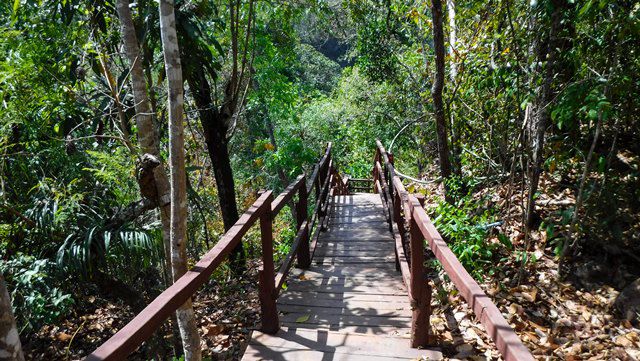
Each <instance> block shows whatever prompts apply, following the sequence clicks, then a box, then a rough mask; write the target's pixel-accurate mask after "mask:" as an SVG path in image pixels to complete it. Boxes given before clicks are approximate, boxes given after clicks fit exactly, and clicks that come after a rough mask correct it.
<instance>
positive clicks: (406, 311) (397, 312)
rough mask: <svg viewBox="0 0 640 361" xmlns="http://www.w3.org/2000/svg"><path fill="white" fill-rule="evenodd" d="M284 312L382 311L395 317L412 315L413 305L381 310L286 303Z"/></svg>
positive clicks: (362, 313) (360, 313)
mask: <svg viewBox="0 0 640 361" xmlns="http://www.w3.org/2000/svg"><path fill="white" fill-rule="evenodd" d="M281 309H282V310H281V311H282V313H283V314H286V313H292V312H293V313H301V314H314V315H315V314H318V315H349V316H361V317H367V316H379V315H380V313H381V312H383V313H384V314H386V315H389V316H394V317H411V305H408V304H405V305H402V306H399V307H396V308H393V309H387V310H379V309H371V308H349V307H320V306H299V305H285V306H283V307H281Z"/></svg>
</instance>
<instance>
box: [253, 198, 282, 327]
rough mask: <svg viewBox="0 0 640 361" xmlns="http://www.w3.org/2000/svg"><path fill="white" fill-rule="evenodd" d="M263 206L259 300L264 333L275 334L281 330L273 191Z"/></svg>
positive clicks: (261, 216)
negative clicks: (278, 306) (274, 250)
mask: <svg viewBox="0 0 640 361" xmlns="http://www.w3.org/2000/svg"><path fill="white" fill-rule="evenodd" d="M268 192H269V196H268V197H267V198H266V200H265V203H264V204H263V205H262V214H261V215H260V238H261V240H262V266H261V267H260V269H259V270H258V276H259V287H260V290H259V298H260V311H261V316H262V332H264V333H268V334H275V333H276V332H278V330H279V329H280V323H279V321H278V309H277V308H276V286H275V270H274V265H273V224H272V222H273V214H272V212H271V202H272V201H273V195H272V194H271V191H268Z"/></svg>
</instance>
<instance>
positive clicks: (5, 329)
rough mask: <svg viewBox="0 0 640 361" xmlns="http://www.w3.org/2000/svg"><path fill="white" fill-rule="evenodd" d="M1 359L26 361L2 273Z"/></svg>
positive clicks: (2, 360)
mask: <svg viewBox="0 0 640 361" xmlns="http://www.w3.org/2000/svg"><path fill="white" fill-rule="evenodd" d="M0 361H24V355H23V354H22V344H21V343H20V335H19V334H18V328H17V327H16V320H15V318H14V317H13V310H12V309H11V298H10V297H9V291H8V290H7V283H6V282H5V281H4V277H2V274H1V273H0Z"/></svg>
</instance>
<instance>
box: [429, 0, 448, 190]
mask: <svg viewBox="0 0 640 361" xmlns="http://www.w3.org/2000/svg"><path fill="white" fill-rule="evenodd" d="M431 14H432V17H433V45H434V48H435V55H436V60H435V63H436V73H435V78H434V82H433V88H432V90H431V93H432V97H433V110H434V113H435V120H436V133H437V139H438V158H439V160H440V173H441V175H442V178H443V179H444V180H445V181H446V179H448V178H449V177H450V176H451V160H450V159H449V155H450V154H449V144H448V139H447V138H448V137H447V123H446V117H445V114H444V113H445V112H444V104H443V102H442V89H443V88H444V30H443V25H442V0H433V1H432V2H431ZM445 185H446V182H445ZM445 197H446V199H447V200H448V201H450V200H451V198H450V194H449V191H448V189H446V187H445Z"/></svg>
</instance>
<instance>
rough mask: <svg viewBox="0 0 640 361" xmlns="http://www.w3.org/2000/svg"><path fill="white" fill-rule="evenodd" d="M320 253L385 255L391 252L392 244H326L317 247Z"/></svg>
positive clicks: (352, 242)
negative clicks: (355, 252)
mask: <svg viewBox="0 0 640 361" xmlns="http://www.w3.org/2000/svg"><path fill="white" fill-rule="evenodd" d="M320 251H325V252H326V251H361V252H363V253H368V254H387V253H389V252H393V244H387V243H385V242H354V241H350V242H334V241H331V242H326V243H323V244H320V245H318V252H320Z"/></svg>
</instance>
